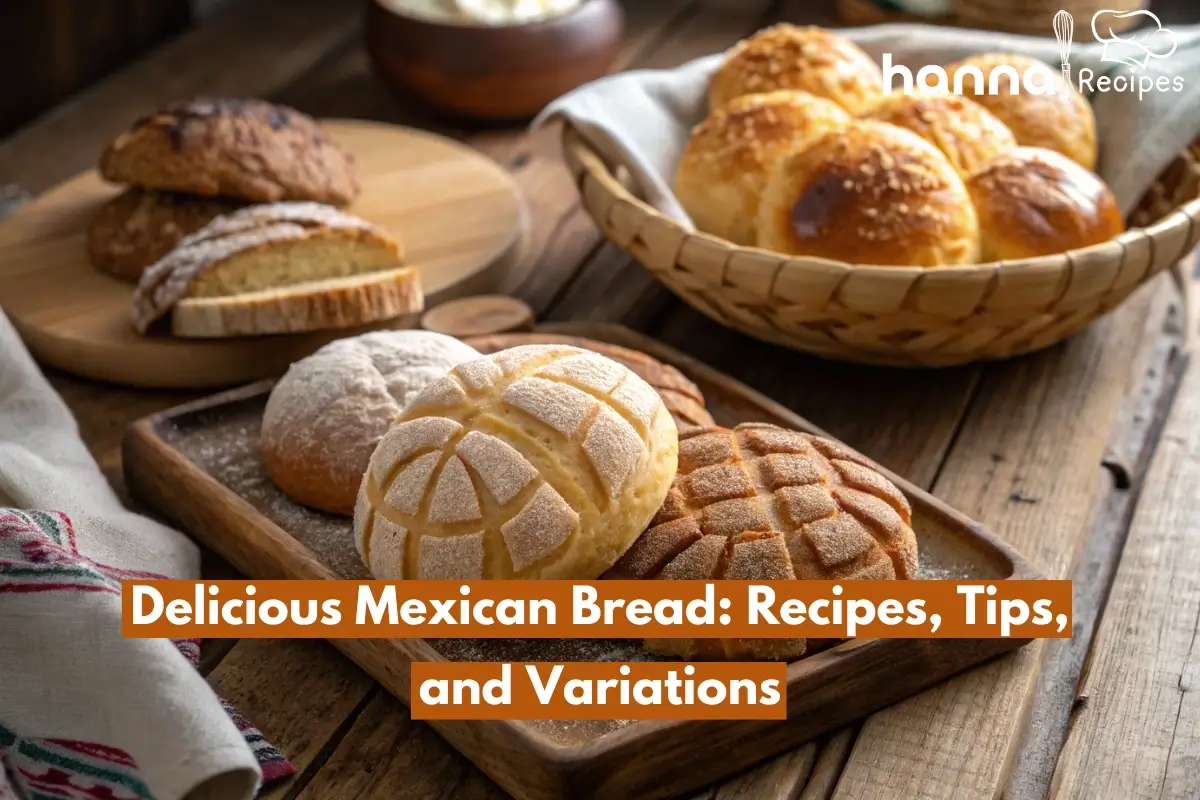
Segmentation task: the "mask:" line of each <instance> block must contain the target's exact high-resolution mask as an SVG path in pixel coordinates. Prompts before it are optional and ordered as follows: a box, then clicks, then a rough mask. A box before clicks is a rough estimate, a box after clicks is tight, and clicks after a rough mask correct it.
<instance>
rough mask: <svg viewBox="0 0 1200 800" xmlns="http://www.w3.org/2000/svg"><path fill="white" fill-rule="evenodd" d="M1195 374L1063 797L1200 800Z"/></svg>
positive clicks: (1127, 558)
mask: <svg viewBox="0 0 1200 800" xmlns="http://www.w3.org/2000/svg"><path fill="white" fill-rule="evenodd" d="M1197 486H1200V370H1197V369H1195V368H1192V369H1191V370H1189V372H1188V374H1187V376H1186V377H1185V378H1184V383H1183V386H1182V389H1181V391H1180V394H1179V401H1178V405H1177V406H1176V407H1175V409H1174V410H1173V411H1172V412H1171V415H1170V418H1169V420H1168V422H1167V425H1166V429H1165V431H1164V432H1163V438H1162V444H1161V446H1160V447H1159V449H1158V452H1157V453H1156V454H1155V455H1154V458H1153V461H1152V463H1151V465H1150V470H1149V473H1148V475H1147V477H1146V486H1145V489H1144V490H1143V492H1142V500H1141V503H1140V504H1139V506H1138V510H1137V512H1136V514H1135V516H1134V519H1133V525H1132V527H1131V529H1130V532H1129V538H1128V541H1127V542H1126V545H1125V553H1124V556H1123V558H1122V560H1121V565H1120V567H1119V568H1118V570H1117V576H1116V581H1115V583H1114V585H1113V589H1112V594H1111V596H1110V597H1109V602H1108V606H1107V608H1106V609H1105V613H1104V619H1103V621H1102V622H1101V623H1100V629H1099V631H1098V633H1097V634H1096V639H1095V642H1094V643H1093V646H1092V657H1091V661H1090V667H1089V669H1088V673H1087V676H1086V678H1085V679H1084V680H1083V682H1082V685H1081V687H1080V698H1081V705H1080V707H1079V710H1078V712H1077V713H1076V715H1075V719H1074V720H1073V723H1072V727H1071V731H1070V734H1069V736H1068V738H1067V741H1066V745H1065V746H1064V748H1063V751H1062V753H1061V755H1060V757H1059V763H1058V769H1057V771H1056V773H1055V775H1054V794H1055V796H1059V797H1122V798H1176V797H1178V798H1183V797H1197V796H1200V699H1198V698H1200V695H1197V693H1196V692H1195V688H1196V684H1197V679H1198V678H1200V648H1197V647H1196V642H1197V635H1198V632H1200V492H1197V488H1196V487H1197Z"/></svg>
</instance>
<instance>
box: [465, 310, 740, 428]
mask: <svg viewBox="0 0 1200 800" xmlns="http://www.w3.org/2000/svg"><path fill="white" fill-rule="evenodd" d="M466 341H467V344H469V345H471V346H472V347H474V348H475V349H476V350H478V351H479V352H481V353H496V352H499V351H500V350H507V349H508V348H510V347H519V346H521V345H526V344H565V345H570V346H571V347H578V348H580V349H582V350H590V351H592V352H593V353H599V354H600V355H602V356H605V357H607V358H611V359H612V360H613V361H616V362H618V363H621V364H624V365H625V366H627V367H629V369H631V370H632V371H633V374H634V375H637V376H638V377H639V378H641V379H642V380H644V381H645V382H646V383H648V384H650V385H651V386H652V387H653V388H654V390H655V391H657V392H658V395H659V397H661V398H662V399H663V403H664V404H665V405H666V407H667V411H670V412H671V416H672V417H674V418H675V424H676V425H677V426H679V429H680V430H683V429H684V428H691V427H695V426H702V427H708V426H710V425H715V424H716V423H715V422H713V418H712V415H711V414H709V413H708V409H707V408H705V406H704V395H703V393H701V391H700V387H698V386H697V385H696V384H694V383H692V382H691V381H690V380H688V378H687V376H686V375H684V374H683V373H682V372H680V371H679V370H677V369H675V368H674V367H672V366H671V365H670V364H664V363H662V362H661V361H659V360H658V359H655V358H651V357H650V356H648V355H646V354H645V353H643V352H641V351H639V350H630V349H629V348H628V347H621V346H619V345H615V344H609V343H608V342H598V341H596V340H594V339H587V338H584V337H582V336H565V335H561V334H555V333H498V334H493V335H490V336H472V337H471V338H469V339H467V340H466Z"/></svg>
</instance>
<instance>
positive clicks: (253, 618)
mask: <svg viewBox="0 0 1200 800" xmlns="http://www.w3.org/2000/svg"><path fill="white" fill-rule="evenodd" d="M121 603H122V614H121V622H122V632H123V634H124V635H125V636H127V637H169V638H175V639H178V638H192V637H231V638H233V637H241V638H247V637H260V638H326V639H338V638H341V639H363V638H408V637H414V638H438V637H440V638H492V639H502V638H646V637H649V638H695V637H720V638H726V637H737V638H745V637H749V638H793V637H816V638H856V637H857V638H871V639H883V638H892V639H926V638H959V639H961V638H968V639H986V638H1014V639H1063V638H1070V636H1071V583H1070V581H1017V580H1012V581H994V582H984V581H846V582H840V583H839V582H835V581H764V582H760V583H755V582H750V581H715V582H705V581H594V582H573V581H467V582H457V581H400V582H387V581H141V580H137V581H124V582H123V583H122V591H121Z"/></svg>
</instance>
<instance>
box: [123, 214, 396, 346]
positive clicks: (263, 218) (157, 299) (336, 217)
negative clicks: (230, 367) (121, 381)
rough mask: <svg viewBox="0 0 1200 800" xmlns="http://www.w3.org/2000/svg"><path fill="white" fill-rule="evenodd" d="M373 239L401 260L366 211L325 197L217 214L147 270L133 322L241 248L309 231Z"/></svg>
mask: <svg viewBox="0 0 1200 800" xmlns="http://www.w3.org/2000/svg"><path fill="white" fill-rule="evenodd" d="M318 236H321V237H332V238H336V237H342V238H346V239H363V240H368V241H370V242H372V243H374V244H375V245H377V246H378V247H381V248H385V249H387V250H389V251H391V252H392V253H393V254H394V257H395V260H396V265H397V266H399V265H400V260H401V258H402V256H403V251H402V249H401V247H400V244H399V243H398V242H397V241H396V240H394V239H393V238H392V237H390V236H388V234H387V233H385V232H384V231H383V230H382V229H380V228H378V227H377V226H375V225H373V224H372V223H370V222H367V221H366V220H365V219H362V218H361V217H356V216H354V215H352V214H347V213H345V212H342V211H339V210H338V209H336V208H334V207H333V206H328V205H323V204H321V203H268V204H262V205H254V206H247V207H246V208H243V209H240V210H238V211H235V212H233V213H232V214H226V215H222V216H220V217H217V218H216V219H214V220H213V221H212V222H210V223H208V224H207V225H205V226H204V227H203V228H201V229H200V230H198V231H196V232H195V233H193V234H191V235H189V236H186V237H184V238H183V239H182V240H181V241H180V242H179V244H178V245H177V246H176V247H175V249H173V250H171V251H170V252H169V253H167V254H166V255H165V256H163V257H162V258H160V259H159V260H158V261H156V262H155V263H154V264H151V265H150V266H149V267H147V268H146V270H145V271H144V272H143V273H142V277H141V279H140V280H139V281H138V285H137V288H136V289H134V292H133V311H132V317H133V325H134V327H135V328H136V329H137V331H138V332H139V333H145V332H146V331H147V330H149V329H150V326H151V325H153V324H154V323H155V322H156V321H157V320H159V319H161V318H162V317H163V316H165V315H166V314H167V313H168V312H169V311H170V310H171V308H172V307H173V306H174V305H175V303H177V302H178V301H179V300H180V299H182V298H183V297H186V296H187V293H188V289H189V287H190V286H191V284H192V282H193V281H195V280H196V278H197V277H198V276H199V275H200V274H201V273H203V272H205V271H206V270H211V269H215V268H218V267H220V265H221V264H222V263H223V262H225V261H227V260H229V259H231V258H235V257H236V256H238V255H239V254H241V253H245V252H248V251H250V250H255V249H259V248H267V247H271V246H272V245H274V244H276V243H279V242H288V241H297V240H300V239H304V238H307V237H318Z"/></svg>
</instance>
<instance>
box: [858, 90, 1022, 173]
mask: <svg viewBox="0 0 1200 800" xmlns="http://www.w3.org/2000/svg"><path fill="white" fill-rule="evenodd" d="M869 118H870V119H874V120H878V121H879V122H888V123H891V124H892V125H898V126H899V127H901V128H906V129H908V130H910V131H912V132H913V133H915V134H916V135H917V136H920V137H921V138H922V139H924V140H925V141H927V142H929V143H930V144H931V145H933V146H934V147H936V148H937V149H938V150H941V151H942V155H944V156H945V157H946V160H948V161H949V162H950V166H952V167H954V169H955V170H957V172H958V174H959V175H960V176H962V178H963V179H964V180H966V179H967V178H969V177H970V176H972V175H974V174H975V173H976V172H979V170H981V169H983V167H984V165H986V164H987V163H988V162H989V161H991V160H992V159H994V158H996V157H997V156H999V155H1001V154H1003V153H1007V152H1008V151H1010V150H1012V149H1013V148H1015V147H1016V146H1017V139H1016V137H1015V136H1013V132H1012V131H1010V130H1009V129H1008V126H1007V125H1005V124H1004V123H1003V122H1001V121H1000V119H999V118H998V117H996V115H994V114H993V113H992V112H990V111H988V110H987V109H986V108H984V107H983V106H981V105H979V104H978V103H976V102H974V101H972V100H969V99H967V98H965V97H956V96H954V95H940V94H924V93H914V94H901V93H899V92H896V93H893V94H889V95H885V96H884V98H883V100H881V101H880V102H879V103H878V104H877V105H876V106H875V108H873V109H872V110H871V113H870V115H869Z"/></svg>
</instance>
